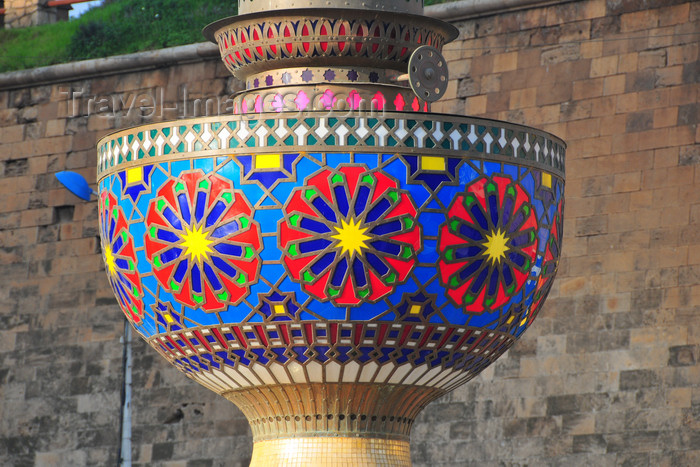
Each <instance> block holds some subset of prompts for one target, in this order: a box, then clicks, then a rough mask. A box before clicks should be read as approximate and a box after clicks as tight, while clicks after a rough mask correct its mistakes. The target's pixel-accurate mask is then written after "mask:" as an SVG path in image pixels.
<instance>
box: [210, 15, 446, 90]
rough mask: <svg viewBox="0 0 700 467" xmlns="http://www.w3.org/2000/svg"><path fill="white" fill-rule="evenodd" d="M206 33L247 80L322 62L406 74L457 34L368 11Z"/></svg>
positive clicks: (230, 25) (253, 22)
mask: <svg viewBox="0 0 700 467" xmlns="http://www.w3.org/2000/svg"><path fill="white" fill-rule="evenodd" d="M275 15H278V17H275ZM204 34H205V36H206V37H207V38H208V39H209V40H211V41H212V42H215V43H217V44H218V46H219V51H220V53H221V58H222V60H223V62H224V65H226V68H228V69H229V70H230V71H231V73H233V74H234V75H235V76H236V77H238V78H240V79H244V78H245V76H246V75H247V74H249V73H255V72H259V71H262V70H265V69H270V68H274V67H277V68H285V67H288V66H292V67H294V66H299V63H301V62H303V61H309V62H312V61H314V60H318V59H322V60H324V61H326V62H327V63H329V64H331V65H341V64H342V65H348V64H353V63H354V64H355V65H359V66H374V67H375V68H385V67H386V68H396V69H403V70H405V68H406V63H408V59H409V58H410V56H411V54H412V53H413V51H414V50H415V49H416V48H418V47H419V46H421V45H430V46H433V47H436V48H437V49H442V46H443V45H444V44H445V43H446V42H449V41H450V40H452V39H453V38H454V37H456V35H457V31H456V29H455V28H454V27H453V26H450V25H448V24H446V23H443V22H442V21H436V20H432V19H428V18H420V19H417V17H416V16H413V15H406V14H402V13H393V14H392V18H391V20H387V18H381V19H380V18H377V17H376V15H375V14H374V13H372V12H369V11H364V10H351V13H349V10H343V9H326V10H325V11H324V12H323V14H322V15H319V13H318V10H316V11H314V10H311V9H307V10H303V11H301V12H299V11H279V12H267V14H266V16H265V18H264V19H261V18H260V17H259V16H258V15H255V14H253V15H243V16H237V17H232V18H227V19H224V20H221V21H218V22H216V23H213V24H211V25H209V26H207V27H206V28H205V30H204ZM271 64H275V66H271ZM378 65H379V66H378Z"/></svg>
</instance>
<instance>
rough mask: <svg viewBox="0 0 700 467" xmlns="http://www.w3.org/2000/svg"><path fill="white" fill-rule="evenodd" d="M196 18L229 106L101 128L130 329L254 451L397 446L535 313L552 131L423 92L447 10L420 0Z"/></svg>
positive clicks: (326, 454)
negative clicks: (449, 110)
mask: <svg viewBox="0 0 700 467" xmlns="http://www.w3.org/2000/svg"><path fill="white" fill-rule="evenodd" d="M239 8H240V13H241V15H240V16H237V17H232V18H227V19H224V20H221V21H218V22H216V23H213V24H211V25H209V26H207V28H205V35H206V36H207V37H208V38H210V39H211V40H214V41H216V42H217V43H218V44H219V48H220V50H221V55H222V59H223V61H224V63H225V64H226V66H227V67H228V68H229V70H231V72H232V73H233V74H234V76H236V77H238V78H239V79H241V80H243V81H244V82H245V83H246V90H245V91H243V92H242V93H240V94H239V95H237V96H235V98H234V102H235V106H234V114H233V115H223V116H216V117H202V118H195V119H191V120H180V121H177V122H165V123H158V124H151V125H144V126H141V127H137V128H133V129H129V130H124V131H121V132H118V133H115V134H112V135H109V136H107V137H106V138H104V139H103V140H102V141H100V143H99V145H98V154H99V159H98V179H99V193H100V201H99V202H100V225H101V234H102V243H103V251H104V252H105V262H106V264H107V272H108V276H109V278H110V281H111V283H112V286H113V288H114V290H115V293H116V295H117V297H118V299H119V302H120V305H121V307H122V309H123V311H124V312H125V314H126V315H127V317H128V318H129V320H130V321H131V322H132V323H133V324H134V327H135V328H136V330H137V331H138V332H139V334H140V335H141V336H143V337H144V338H145V339H146V340H147V341H148V342H149V343H150V344H151V345H152V346H153V347H154V348H155V349H156V350H157V351H158V352H160V353H161V354H162V355H163V356H164V357H165V358H166V359H168V360H169V361H170V362H172V363H173V364H174V365H176V366H177V367H178V368H179V369H180V370H182V371H183V372H184V373H185V374H186V375H187V376H188V377H190V378H192V379H193V380H195V381H197V382H199V383H201V384H202V385H204V386H206V387H208V388H210V389H211V390H213V391H216V392H217V393H219V394H221V395H222V396H224V397H226V398H227V399H229V400H231V401H232V402H234V403H235V404H237V405H238V407H240V409H241V410H242V411H243V412H244V413H245V415H246V416H247V417H248V419H249V421H250V424H251V428H252V431H253V436H254V441H255V448H254V452H253V465H256V466H265V465H281V464H284V465H299V466H302V465H303V466H309V465H330V464H331V463H332V464H333V465H337V464H342V465H382V466H406V465H410V450H409V444H408V441H409V433H410V429H411V425H412V423H413V421H414V420H415V417H416V416H417V414H418V413H419V411H420V410H422V409H423V408H424V407H425V406H426V405H427V404H428V403H429V402H430V401H432V400H434V399H435V398H437V397H439V396H441V395H443V394H445V393H446V392H448V391H450V390H452V389H454V388H455V387H457V386H458V385H460V384H462V383H464V382H466V381H468V380H469V379H471V378H473V377H474V376H475V375H477V374H478V373H479V372H480V371H481V370H483V369H484V368H485V367H486V366H488V365H489V364H490V363H492V362H493V361H494V360H495V359H497V358H498V357H499V356H500V355H501V354H502V353H503V352H505V351H506V350H507V349H508V348H509V347H510V346H511V345H512V344H513V343H514V342H515V341H516V339H517V338H518V337H519V336H520V335H521V334H522V332H524V331H525V329H526V328H527V327H528V326H529V325H530V324H531V323H532V321H533V319H534V318H535V316H536V315H537V313H538V311H539V309H540V308H541V306H542V303H543V301H544V299H545V297H546V295H547V293H548V291H549V289H550V287H551V285H552V281H553V278H554V275H555V272H556V266H557V263H558V259H559V254H560V248H561V227H562V213H563V203H564V201H563V188H564V185H563V176H564V174H563V171H564V144H563V142H562V141H560V140H559V139H557V138H556V137H554V136H551V135H549V134H546V133H544V132H541V131H538V130H534V129H531V128H527V127H524V126H520V125H514V124H509V123H503V122H497V121H493V120H484V119H477V118H470V117H461V116H453V115H441V114H433V113H430V111H429V110H430V109H429V107H430V102H433V101H435V100H436V99H437V98H439V97H440V96H441V95H443V94H444V92H445V88H446V86H447V68H446V62H445V60H444V58H443V57H442V55H441V49H442V46H443V45H444V44H445V43H447V42H449V41H450V40H453V39H454V38H455V37H456V35H457V31H456V29H455V28H454V27H453V26H451V25H449V24H446V23H443V22H441V21H437V20H434V19H429V18H425V17H423V16H420V14H421V13H422V2H420V1H416V0H389V1H381V2H380V1H369V0H368V1H360V0H345V1H321V0H306V1H304V2H299V1H292V0H289V1H282V0H267V1H259V0H241V1H240V2H239Z"/></svg>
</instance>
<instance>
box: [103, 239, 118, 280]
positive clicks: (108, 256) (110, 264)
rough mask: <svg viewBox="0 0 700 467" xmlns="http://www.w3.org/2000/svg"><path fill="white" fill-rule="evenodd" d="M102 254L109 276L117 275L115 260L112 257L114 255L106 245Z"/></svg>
mask: <svg viewBox="0 0 700 467" xmlns="http://www.w3.org/2000/svg"><path fill="white" fill-rule="evenodd" d="M104 252H105V265H107V270H108V271H109V273H110V274H112V275H114V274H116V273H117V263H116V258H115V257H114V253H112V249H111V248H110V247H109V246H106V245H105V247H104Z"/></svg>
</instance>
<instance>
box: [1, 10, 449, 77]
mask: <svg viewBox="0 0 700 467" xmlns="http://www.w3.org/2000/svg"><path fill="white" fill-rule="evenodd" d="M448 1H454V0H425V4H426V5H432V4H435V3H446V2H448ZM236 5H237V3H236V2H235V1H234V0H107V1H106V2H105V5H104V6H102V7H99V8H93V9H91V10H88V11H87V12H86V13H85V14H83V15H82V16H81V17H80V18H77V19H74V20H71V21H67V22H61V23H55V24H48V25H44V26H35V27H30V28H21V29H0V73H2V72H6V71H13V70H23V69H27V68H36V67H41V66H47V65H55V64H57V63H67V62H73V61H78V60H86V59H90V58H101V57H109V56H112V55H121V54H127V53H133V52H141V51H144V50H156V49H162V48H165V47H173V46H176V45H184V44H192V43H195V42H202V41H204V37H203V36H202V34H201V28H202V27H204V26H206V25H207V24H209V23H211V22H212V21H216V20H218V19H221V18H225V17H227V16H232V15H235V14H236V10H237V8H236Z"/></svg>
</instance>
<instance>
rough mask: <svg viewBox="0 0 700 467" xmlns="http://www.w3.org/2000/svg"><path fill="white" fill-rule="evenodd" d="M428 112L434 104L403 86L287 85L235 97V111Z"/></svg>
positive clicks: (241, 112)
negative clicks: (430, 104)
mask: <svg viewBox="0 0 700 467" xmlns="http://www.w3.org/2000/svg"><path fill="white" fill-rule="evenodd" d="M309 110H315V111H330V110H332V111H336V112H349V111H362V112H370V111H372V112H383V111H397V112H428V111H429V110H430V106H429V105H428V103H427V102H425V101H423V100H421V99H419V98H418V97H417V96H416V95H415V94H414V93H413V91H412V90H411V89H406V88H402V87H399V86H373V85H359V86H353V87H349V86H337V85H309V86H285V87H281V88H278V89H275V90H270V89H268V90H260V91H249V92H246V93H244V94H241V95H239V96H236V97H234V98H233V114H234V115H238V114H249V116H250V114H260V113H268V112H277V113H280V112H289V111H293V112H295V111H309Z"/></svg>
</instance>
